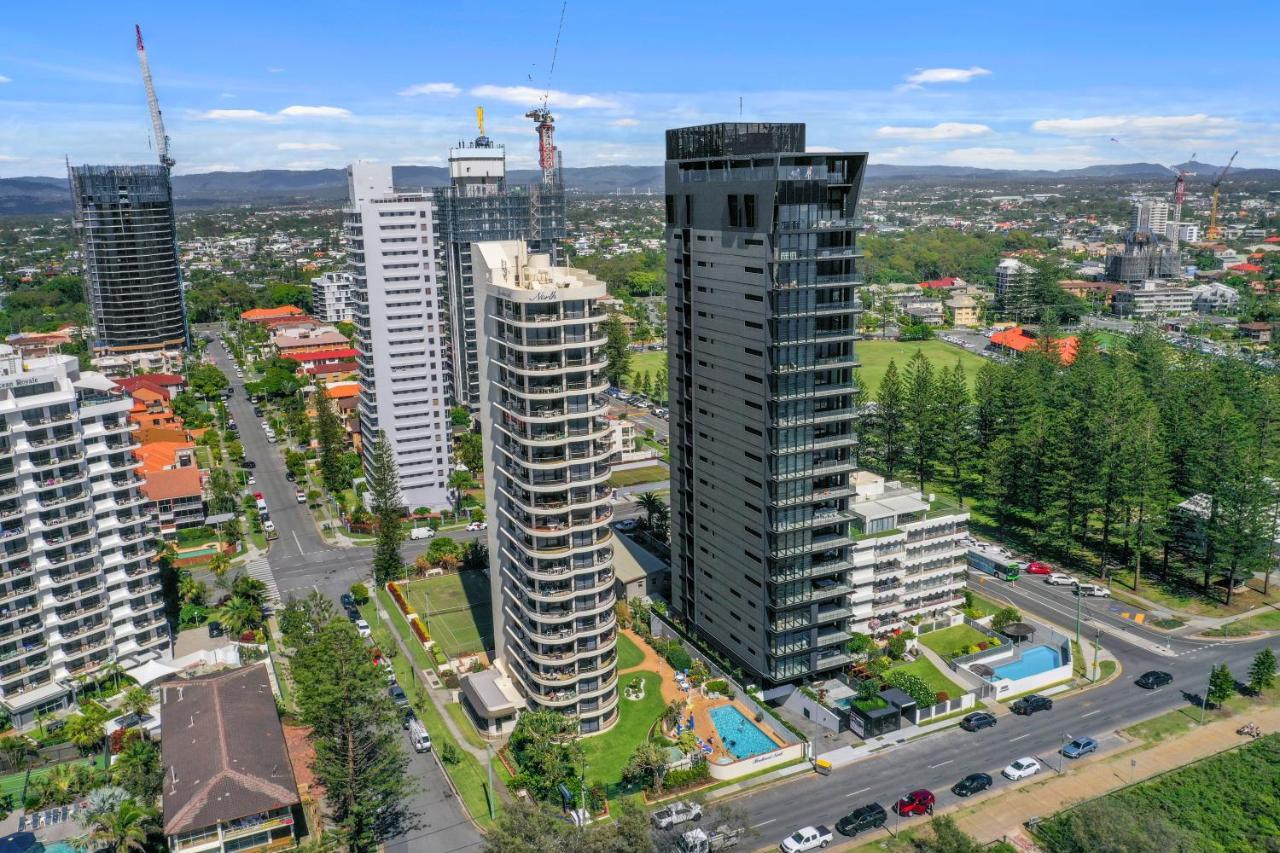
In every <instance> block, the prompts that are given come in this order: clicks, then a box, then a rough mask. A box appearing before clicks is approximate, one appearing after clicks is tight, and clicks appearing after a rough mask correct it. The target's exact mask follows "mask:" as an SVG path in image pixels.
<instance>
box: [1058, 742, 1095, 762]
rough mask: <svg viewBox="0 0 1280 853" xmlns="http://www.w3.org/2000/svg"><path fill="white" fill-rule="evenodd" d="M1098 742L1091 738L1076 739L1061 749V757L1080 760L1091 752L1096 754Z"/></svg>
mask: <svg viewBox="0 0 1280 853" xmlns="http://www.w3.org/2000/svg"><path fill="white" fill-rule="evenodd" d="M1097 749H1098V742H1097V741H1096V740H1094V739H1093V738H1091V737H1078V738H1076V739H1075V740H1073V741H1071V743H1069V744H1067V745H1066V746H1064V747H1063V748H1062V749H1061V752H1062V754H1063V755H1065V756H1066V757H1067V758H1082V757H1083V756H1086V755H1088V754H1089V753H1091V752H1096V751H1097Z"/></svg>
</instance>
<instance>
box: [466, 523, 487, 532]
mask: <svg viewBox="0 0 1280 853" xmlns="http://www.w3.org/2000/svg"><path fill="white" fill-rule="evenodd" d="M467 529H468V530H470V531H473V532H474V531H476V530H488V529H489V522H487V521H473V522H471V523H470V524H468V525H467Z"/></svg>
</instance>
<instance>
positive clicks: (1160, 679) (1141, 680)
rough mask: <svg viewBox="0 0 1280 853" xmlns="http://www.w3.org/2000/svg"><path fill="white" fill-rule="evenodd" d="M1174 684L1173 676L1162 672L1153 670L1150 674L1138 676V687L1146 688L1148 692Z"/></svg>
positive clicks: (1145, 673)
mask: <svg viewBox="0 0 1280 853" xmlns="http://www.w3.org/2000/svg"><path fill="white" fill-rule="evenodd" d="M1172 683H1173V676H1172V675H1170V674H1169V673H1167V672H1161V671H1160V670H1158V669H1153V670H1151V671H1150V672H1144V673H1142V675H1139V676H1138V686H1139V687H1145V688H1147V689H1148V690H1155V689H1156V688H1157V687H1164V686H1165V685H1166V684H1172Z"/></svg>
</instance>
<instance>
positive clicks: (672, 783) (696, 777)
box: [662, 761, 711, 791]
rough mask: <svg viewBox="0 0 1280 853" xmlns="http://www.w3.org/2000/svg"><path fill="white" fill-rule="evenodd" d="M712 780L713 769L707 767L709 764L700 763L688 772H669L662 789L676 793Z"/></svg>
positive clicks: (663, 781)
mask: <svg viewBox="0 0 1280 853" xmlns="http://www.w3.org/2000/svg"><path fill="white" fill-rule="evenodd" d="M710 778H711V769H710V768H709V767H708V766H707V762H705V761H699V762H698V763H697V764H695V765H694V766H692V767H690V768H688V769H687V770H671V771H669V772H668V773H667V775H666V776H665V777H664V778H663V780H662V788H663V790H666V791H676V790H679V789H681V788H688V787H690V786H692V785H697V784H700V783H702V782H705V781H707V780H708V779H710Z"/></svg>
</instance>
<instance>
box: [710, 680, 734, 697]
mask: <svg viewBox="0 0 1280 853" xmlns="http://www.w3.org/2000/svg"><path fill="white" fill-rule="evenodd" d="M728 691H729V682H727V681H725V680H724V679H723V678H717V679H715V680H714V681H708V682H707V692H709V693H720V694H724V693H727V692H728Z"/></svg>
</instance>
